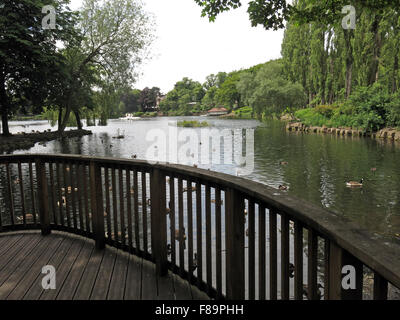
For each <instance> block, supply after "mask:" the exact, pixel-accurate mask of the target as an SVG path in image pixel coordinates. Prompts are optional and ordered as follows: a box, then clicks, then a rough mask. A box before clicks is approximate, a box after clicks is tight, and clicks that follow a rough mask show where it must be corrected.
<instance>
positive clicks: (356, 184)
mask: <svg viewBox="0 0 400 320" xmlns="http://www.w3.org/2000/svg"><path fill="white" fill-rule="evenodd" d="M363 183H364V178H363V179H361V180H360V182H357V181H348V182H346V186H347V187H362V186H363Z"/></svg>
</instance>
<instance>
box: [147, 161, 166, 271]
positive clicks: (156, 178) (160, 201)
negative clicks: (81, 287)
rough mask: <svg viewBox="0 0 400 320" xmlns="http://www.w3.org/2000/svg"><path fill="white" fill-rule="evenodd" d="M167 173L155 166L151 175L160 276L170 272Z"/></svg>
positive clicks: (153, 242)
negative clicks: (166, 209) (166, 210)
mask: <svg viewBox="0 0 400 320" xmlns="http://www.w3.org/2000/svg"><path fill="white" fill-rule="evenodd" d="M165 178H166V176H165V174H163V173H162V172H160V170H159V169H156V168H154V169H153V170H152V172H151V177H150V199H151V247H152V254H153V259H154V261H155V262H156V272H157V275H158V276H165V275H167V274H168V254H167V222H166V220H167V218H166V213H165V208H166V199H165V197H166V186H165V183H166V181H165Z"/></svg>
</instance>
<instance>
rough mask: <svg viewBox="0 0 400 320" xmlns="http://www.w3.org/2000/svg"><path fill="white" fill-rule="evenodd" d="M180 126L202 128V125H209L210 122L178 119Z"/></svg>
mask: <svg viewBox="0 0 400 320" xmlns="http://www.w3.org/2000/svg"><path fill="white" fill-rule="evenodd" d="M177 125H178V127H185V128H202V127H208V126H209V124H208V122H207V121H201V122H200V121H195V120H193V121H187V120H183V121H178V124H177Z"/></svg>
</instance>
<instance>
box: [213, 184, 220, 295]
mask: <svg viewBox="0 0 400 320" xmlns="http://www.w3.org/2000/svg"><path fill="white" fill-rule="evenodd" d="M215 215H216V216H215V220H216V221H215V230H216V235H215V238H216V239H215V242H216V243H215V246H216V256H217V261H216V273H217V299H219V298H221V297H222V249H221V246H222V241H221V240H222V237H221V236H222V234H221V233H222V224H221V189H220V188H216V189H215Z"/></svg>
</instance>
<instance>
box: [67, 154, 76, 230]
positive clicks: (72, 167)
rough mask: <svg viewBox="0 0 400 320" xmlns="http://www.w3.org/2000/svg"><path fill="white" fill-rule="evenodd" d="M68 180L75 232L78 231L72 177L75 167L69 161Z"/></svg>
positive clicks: (73, 180)
mask: <svg viewBox="0 0 400 320" xmlns="http://www.w3.org/2000/svg"><path fill="white" fill-rule="evenodd" d="M68 165H69V181H70V184H71V185H70V186H69V187H70V188H71V189H70V190H71V192H69V190H68V193H70V194H71V197H70V199H71V204H72V221H73V222H74V230H75V232H77V231H78V220H77V218H76V202H75V179H74V169H75V164H74V163H73V162H70V163H69V164H68Z"/></svg>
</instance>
